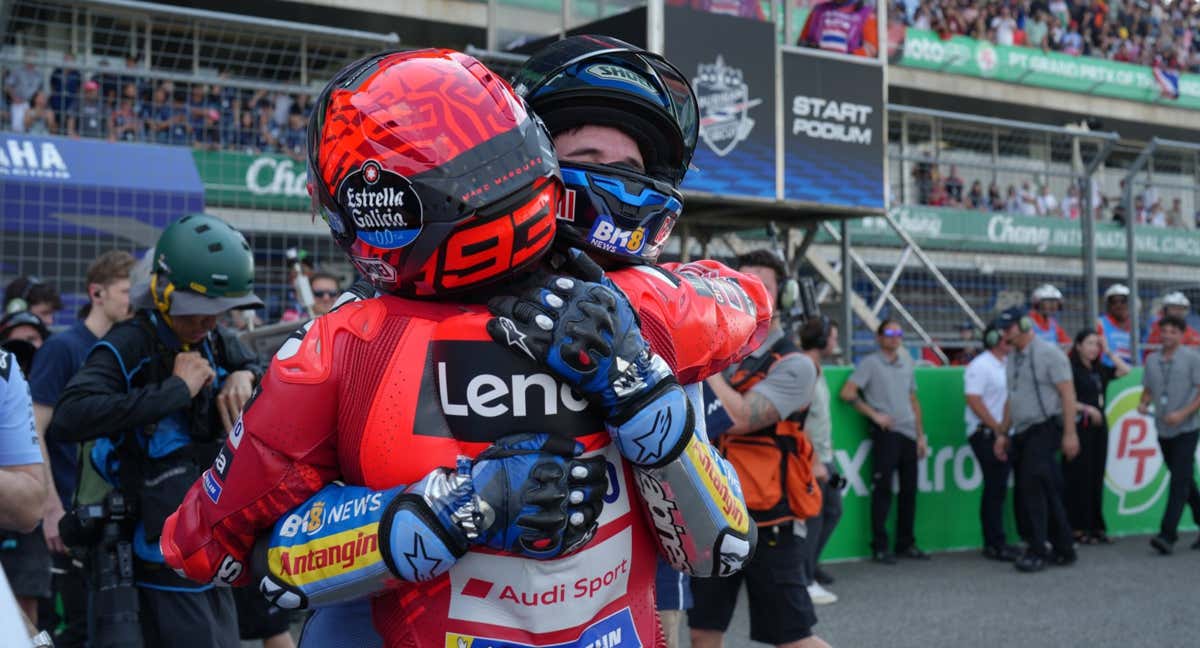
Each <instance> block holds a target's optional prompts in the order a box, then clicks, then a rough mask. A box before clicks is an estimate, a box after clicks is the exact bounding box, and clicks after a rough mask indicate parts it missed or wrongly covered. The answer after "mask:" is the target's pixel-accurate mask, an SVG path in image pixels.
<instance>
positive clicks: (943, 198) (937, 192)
mask: <svg viewBox="0 0 1200 648" xmlns="http://www.w3.org/2000/svg"><path fill="white" fill-rule="evenodd" d="M929 174H930V175H929V182H930V185H931V186H930V188H929V204H930V205H933V206H934V207H944V206H946V205H947V204H948V203H949V202H950V194H948V193H946V183H945V182H944V181H943V180H942V174H941V172H940V171H938V168H937V166H934V167H933V169H932V170H931V171H930V172H929Z"/></svg>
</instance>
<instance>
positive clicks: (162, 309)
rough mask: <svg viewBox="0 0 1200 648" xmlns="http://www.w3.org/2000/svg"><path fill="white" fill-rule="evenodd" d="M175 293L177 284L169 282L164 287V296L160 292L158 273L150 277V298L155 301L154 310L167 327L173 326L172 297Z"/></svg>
mask: <svg viewBox="0 0 1200 648" xmlns="http://www.w3.org/2000/svg"><path fill="white" fill-rule="evenodd" d="M174 292H175V284H173V283H171V281H170V280H167V285H166V286H164V287H163V290H162V294H161V295H160V294H159V292H158V273H157V272H155V273H154V274H151V275H150V298H151V299H153V300H154V308H155V309H157V310H158V312H159V313H160V314H161V315H162V318H163V321H164V322H166V323H167V326H171V325H172V323H171V295H172V294H173V293H174Z"/></svg>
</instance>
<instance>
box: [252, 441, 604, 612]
mask: <svg viewBox="0 0 1200 648" xmlns="http://www.w3.org/2000/svg"><path fill="white" fill-rule="evenodd" d="M582 452H583V445H582V444H580V443H577V442H575V441H573V440H571V439H569V438H567V437H564V436H561V435H556V434H515V435H510V436H507V437H503V438H501V439H499V440H497V441H496V443H495V444H494V445H492V446H491V447H489V448H488V449H486V450H484V451H483V452H482V453H480V455H479V456H478V457H476V459H475V460H474V461H472V460H470V459H468V458H466V457H459V459H458V463H457V466H456V467H455V468H454V469H447V468H437V469H435V470H433V471H432V472H430V473H429V474H428V475H426V476H425V477H424V478H423V479H421V480H420V481H419V482H417V483H415V484H412V485H409V486H407V487H405V486H398V487H396V488H392V489H389V490H386V491H375V490H372V489H369V488H366V487H362V486H345V485H338V484H333V485H329V486H326V487H325V488H324V489H322V490H321V491H320V492H318V493H317V494H316V495H314V496H313V497H312V498H311V499H309V500H308V501H307V502H305V503H304V504H303V505H301V506H300V507H298V508H297V509H295V511H294V512H293V513H291V514H289V515H287V516H286V517H284V518H283V519H282V520H280V521H279V522H277V523H276V524H275V527H274V529H273V530H272V532H271V534H270V536H268V537H265V538H262V539H260V541H259V542H258V544H257V546H256V547H255V556H254V563H253V564H254V569H255V575H256V576H261V581H260V586H259V587H260V590H261V591H262V593H263V594H264V595H266V597H267V598H268V599H269V600H271V601H272V602H274V603H275V604H276V605H278V606H280V607H283V608H289V609H293V608H304V607H309V606H317V605H325V604H328V603H333V602H338V601H346V600H352V599H354V598H358V597H360V596H364V595H366V594H370V593H372V592H376V591H379V590H380V589H382V588H383V587H384V583H385V582H386V581H387V580H389V579H392V578H398V579H400V580H404V581H409V582H418V581H427V580H430V579H433V578H436V577H438V576H440V575H441V574H444V573H445V572H446V571H448V570H449V569H450V567H451V566H453V565H454V563H455V561H457V560H458V558H460V557H461V556H462V555H463V554H465V553H466V552H467V550H468V549H469V548H470V547H471V546H472V545H484V546H488V547H491V548H493V549H497V550H501V551H506V552H509V553H514V554H517V555H521V556H526V557H530V558H536V559H550V558H557V557H559V556H562V555H564V554H568V553H570V552H572V551H574V550H576V549H578V548H580V547H582V546H584V545H585V544H587V542H588V541H589V540H590V539H591V538H592V536H593V535H594V534H595V532H596V529H597V527H598V522H597V519H598V518H599V516H600V511H601V508H602V507H603V499H602V498H603V496H604V493H605V491H606V490H607V488H608V477H607V471H606V467H605V464H604V459H603V457H593V458H586V459H585V458H581V457H580V454H582Z"/></svg>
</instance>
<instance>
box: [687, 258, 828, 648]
mask: <svg viewBox="0 0 1200 648" xmlns="http://www.w3.org/2000/svg"><path fill="white" fill-rule="evenodd" d="M738 271H739V272H744V273H746V274H752V275H754V276H756V277H758V278H759V279H761V280H762V282H763V286H764V287H765V288H766V289H767V293H768V294H770V295H773V296H774V299H773V300H772V306H773V307H774V306H775V305H776V304H777V303H778V301H779V294H780V287H781V286H782V285H783V283H784V282H785V281H786V280H787V267H786V266H785V265H784V264H783V261H782V260H781V259H780V258H779V257H778V256H776V255H775V254H773V253H772V252H770V251H768V250H756V251H754V252H750V253H749V254H745V255H742V256H741V257H739V258H738ZM738 369H739V370H738V371H736V372H733V380H734V381H735V382H736V384H737V385H738V386H739V387H741V391H739V389H737V388H735V387H734V385H733V384H731V382H730V378H729V377H726V376H723V375H716V376H711V377H709V378H708V379H707V380H706V381H705V382H706V383H707V384H708V387H709V388H710V389H712V391H713V393H714V394H715V395H716V396H717V399H718V400H720V401H721V405H723V406H724V407H725V410H726V413H727V414H728V415H729V418H730V419H731V420H732V421H733V425H732V426H731V427H729V428H728V429H726V430H725V431H724V432H723V434H734V435H744V434H774V430H775V426H776V424H777V423H779V422H781V421H784V420H785V419H787V418H788V417H790V416H792V415H794V414H796V413H798V412H800V411H801V410H803V409H805V408H807V407H808V406H809V403H810V402H811V401H812V397H813V389H814V387H815V385H816V382H817V366H816V364H815V363H814V362H813V361H812V360H811V359H810V358H809V357H808V356H806V355H804V354H802V353H798V352H796V348H795V345H793V344H792V343H791V341H790V340H788V339H787V338H786V336H785V333H784V330H783V326H782V325H781V323H780V319H779V315H778V310H777V311H776V315H775V318H774V319H773V320H772V321H771V329H770V332H769V333H768V334H767V339H766V340H765V341H764V342H763V343H762V346H760V347H759V348H757V349H755V350H754V352H753V353H751V354H750V357H749V358H747V359H746V360H744V361H743V362H742V364H741V365H740V366H739V367H738ZM755 378H757V382H751V381H752V380H753V379H755ZM745 385H750V387H749V388H747V387H745ZM709 433H710V435H713V436H715V435H716V433H717V430H713V429H710V430H709ZM743 481H746V478H745V477H743ZM754 515H755V511H751V516H754ZM756 519H757V518H756ZM795 529H796V527H795V523H794V522H793V521H792V520H791V519H788V520H785V521H783V522H776V521H771V522H764V523H763V524H759V525H758V537H759V541H758V547H757V548H756V549H755V551H754V555H753V556H752V557H751V558H750V561H749V562H747V563H746V565H745V567H743V568H742V571H740V572H738V573H736V574H734V575H733V576H729V577H727V578H695V579H692V599H693V603H694V605H693V607H692V609H690V610H688V627H689V628H690V629H691V641H692V646H693V647H694V648H720V646H721V645H723V641H724V636H725V630H726V629H728V627H729V622H730V621H731V620H732V617H733V611H734V607H735V606H736V605H737V600H738V593H739V591H740V590H741V586H742V581H743V580H744V581H745V583H746V589H747V590H748V591H749V593H750V596H749V599H750V605H751V606H752V608H753V609H751V611H750V638H751V639H752V640H754V641H759V642H762V643H767V644H774V645H775V646H787V647H788V648H828V647H829V644H827V643H825V641H823V640H822V639H821V638H820V637H818V636H816V635H815V634H813V630H812V628H813V626H814V625H816V623H817V615H816V612H815V610H814V609H813V603H812V599H811V597H810V596H809V594H808V588H807V587H806V585H805V575H804V562H805V556H806V555H807V547H806V545H807V543H808V539H807V538H805V537H802V536H800V535H797V533H796V532H795Z"/></svg>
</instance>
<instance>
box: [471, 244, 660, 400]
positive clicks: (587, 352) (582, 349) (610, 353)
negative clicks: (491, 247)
mask: <svg viewBox="0 0 1200 648" xmlns="http://www.w3.org/2000/svg"><path fill="white" fill-rule="evenodd" d="M570 252H571V254H572V257H571V269H578V270H579V271H580V272H579V273H580V274H582V275H585V277H586V278H572V277H568V276H561V275H551V274H547V273H544V272H540V273H536V274H535V275H534V276H533V277H531V278H530V279H528V280H526V281H524V282H521V283H520V284H518V285H516V286H514V287H513V290H514V292H513V293H512V294H508V295H501V296H497V297H493V298H492V299H491V300H489V301H488V308H489V309H490V310H491V311H492V314H494V315H496V317H493V318H492V319H490V320H489V321H488V324H487V329H488V333H489V334H490V335H491V336H492V339H493V340H495V341H496V342H498V343H500V344H505V345H509V346H510V347H514V348H516V349H518V350H520V351H524V352H525V353H527V354H528V355H529V357H531V358H533V359H534V360H535V361H537V362H539V363H541V364H543V365H545V366H546V367H547V368H548V369H550V370H551V371H553V372H554V373H555V374H557V375H558V376H559V377H560V378H562V379H563V380H564V381H565V382H567V384H569V385H571V387H573V388H575V390H576V391H577V392H579V394H580V395H582V396H583V397H585V398H587V399H588V400H589V401H591V402H592V403H593V404H595V405H597V406H599V407H600V408H602V409H603V411H604V413H605V415H606V416H614V415H618V414H619V413H621V412H622V411H624V410H625V409H626V408H627V407H628V406H629V404H630V403H632V402H635V401H637V400H639V399H640V398H641V397H642V396H644V395H645V394H646V393H647V392H650V391H652V390H653V389H654V388H655V387H657V386H658V384H659V383H660V382H664V381H669V382H674V380H675V378H674V376H673V375H672V374H671V369H670V367H668V366H667V363H666V362H665V361H664V360H663V359H662V358H661V357H660V356H658V355H657V354H654V353H651V351H650V345H649V344H648V343H647V342H646V340H645V338H643V337H642V333H641V331H640V330H639V329H638V326H639V322H638V318H637V315H636V314H634V312H633V308H632V307H631V306H630V305H629V300H628V299H627V298H626V297H625V294H624V293H622V292H621V290H620V289H619V288H617V287H616V286H615V285H614V284H613V283H612V282H611V281H610V280H609V279H608V278H607V277H605V276H604V273H603V271H601V270H600V269H599V266H596V265H595V263H594V262H592V261H591V260H590V259H587V257H586V255H583V253H581V252H579V251H578V250H574V249H572V250H571V251H570Z"/></svg>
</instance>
